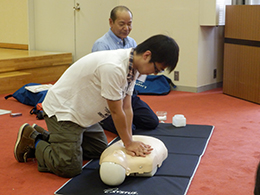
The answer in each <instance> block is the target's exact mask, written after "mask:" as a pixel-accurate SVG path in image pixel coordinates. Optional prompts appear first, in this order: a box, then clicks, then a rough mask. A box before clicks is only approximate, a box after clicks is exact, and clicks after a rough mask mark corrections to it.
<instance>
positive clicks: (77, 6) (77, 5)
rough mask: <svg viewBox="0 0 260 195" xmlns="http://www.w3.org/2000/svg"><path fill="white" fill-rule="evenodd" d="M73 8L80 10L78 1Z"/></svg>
mask: <svg viewBox="0 0 260 195" xmlns="http://www.w3.org/2000/svg"><path fill="white" fill-rule="evenodd" d="M73 9H74V10H75V11H79V10H80V6H79V3H77V4H76V6H75V7H73Z"/></svg>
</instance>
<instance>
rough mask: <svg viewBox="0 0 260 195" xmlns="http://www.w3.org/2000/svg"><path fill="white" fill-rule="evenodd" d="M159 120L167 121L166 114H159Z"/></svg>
mask: <svg viewBox="0 0 260 195" xmlns="http://www.w3.org/2000/svg"><path fill="white" fill-rule="evenodd" d="M158 119H159V121H166V119H167V117H166V116H158Z"/></svg>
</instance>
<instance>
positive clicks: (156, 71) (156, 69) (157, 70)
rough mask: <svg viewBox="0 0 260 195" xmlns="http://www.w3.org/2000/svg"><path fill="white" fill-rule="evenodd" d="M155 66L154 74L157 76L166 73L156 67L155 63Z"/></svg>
mask: <svg viewBox="0 0 260 195" xmlns="http://www.w3.org/2000/svg"><path fill="white" fill-rule="evenodd" d="M153 66H154V73H155V74H158V73H161V72H163V71H164V70H159V69H158V68H157V66H156V65H155V62H153Z"/></svg>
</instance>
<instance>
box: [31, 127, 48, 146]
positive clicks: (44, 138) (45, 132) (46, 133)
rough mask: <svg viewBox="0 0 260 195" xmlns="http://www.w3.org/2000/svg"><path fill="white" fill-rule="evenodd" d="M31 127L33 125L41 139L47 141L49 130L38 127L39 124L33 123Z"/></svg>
mask: <svg viewBox="0 0 260 195" xmlns="http://www.w3.org/2000/svg"><path fill="white" fill-rule="evenodd" d="M32 127H33V128H34V129H35V130H36V131H38V132H39V133H40V134H42V139H43V140H44V141H47V142H48V140H49V135H50V133H49V131H46V130H45V129H44V128H42V127H40V126H39V125H37V124H33V125H32Z"/></svg>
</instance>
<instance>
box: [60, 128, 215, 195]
mask: <svg viewBox="0 0 260 195" xmlns="http://www.w3.org/2000/svg"><path fill="white" fill-rule="evenodd" d="M213 129H214V126H209V125H186V126H185V127H179V128H176V127H174V126H173V125H172V124H169V123H160V124H159V126H158V127H157V128H156V129H154V130H142V129H136V130H135V131H134V133H133V134H134V135H149V136H153V137H156V138H158V139H160V140H161V141H163V142H164V144H165V146H166V147H167V149H168V157H167V159H166V160H165V161H164V162H163V164H162V166H161V167H160V168H159V169H158V170H157V172H156V173H155V175H154V176H153V177H130V176H129V177H126V179H125V181H124V182H123V183H122V184H121V185H120V186H117V187H110V186H107V185H105V184H104V183H103V182H102V181H101V179H100V176H99V160H92V161H90V162H89V163H88V164H86V165H85V166H84V167H83V171H82V173H81V174H80V175H78V176H76V177H74V178H72V179H71V180H69V181H68V182H67V183H66V184H64V185H63V186H62V187H61V188H60V189H58V190H57V191H56V192H55V194H63V195H69V194H77V195H81V194H82V195H104V194H109V195H113V194H134V195H157V194H165V195H184V194H186V193H187V191H188V188H189V185H190V183H191V180H192V178H193V176H194V174H195V172H196V170H197V167H198V165H199V162H200V159H201V157H202V155H203V154H204V152H205V150H206V147H207V144H208V142H209V139H210V137H211V135H212V133H213ZM118 140H119V139H116V140H114V142H116V141H118Z"/></svg>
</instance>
